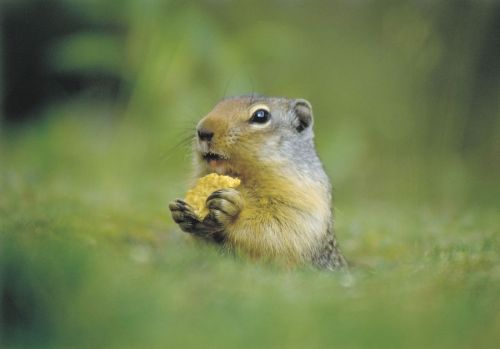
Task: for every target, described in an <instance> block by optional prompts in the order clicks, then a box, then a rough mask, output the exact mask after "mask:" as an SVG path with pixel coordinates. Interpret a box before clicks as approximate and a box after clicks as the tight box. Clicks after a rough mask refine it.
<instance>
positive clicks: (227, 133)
mask: <svg viewBox="0 0 500 349" xmlns="http://www.w3.org/2000/svg"><path fill="white" fill-rule="evenodd" d="M312 125H313V113H312V107H311V104H310V103H309V102H308V101H306V100H304V99H288V98H275V97H273V98H269V97H254V96H242V97H233V98H228V99H224V100H222V101H221V102H219V103H218V104H217V105H216V106H215V108H214V109H213V110H212V111H211V112H210V113H208V114H207V115H206V116H205V117H204V118H203V119H202V120H200V122H199V123H198V125H197V127H196V140H195V160H196V162H197V163H198V165H199V167H201V170H202V172H203V173H210V172H217V173H219V174H225V175H232V176H236V177H242V178H244V177H246V175H248V174H249V173H255V172H256V171H259V173H263V172H262V171H263V170H264V171H265V170H269V169H272V168H274V167H280V165H283V166H285V167H290V166H291V165H292V166H293V163H294V162H301V161H309V159H310V158H311V155H315V151H314V145H313V132H312ZM311 152H312V154H311ZM313 157H314V156H313Z"/></svg>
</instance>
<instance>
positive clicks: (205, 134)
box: [198, 128, 214, 141]
mask: <svg viewBox="0 0 500 349" xmlns="http://www.w3.org/2000/svg"><path fill="white" fill-rule="evenodd" d="M213 136H214V133H213V132H210V131H209V130H207V129H204V128H199V129H198V138H199V139H200V141H211V140H212V137H213Z"/></svg>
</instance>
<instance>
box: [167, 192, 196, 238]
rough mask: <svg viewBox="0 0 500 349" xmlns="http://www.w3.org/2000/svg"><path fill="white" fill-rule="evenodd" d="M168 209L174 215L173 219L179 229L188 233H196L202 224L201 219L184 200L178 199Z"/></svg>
mask: <svg viewBox="0 0 500 349" xmlns="http://www.w3.org/2000/svg"><path fill="white" fill-rule="evenodd" d="M168 207H169V208H170V212H171V214H172V219H173V220H174V221H175V223H177V224H179V227H180V228H181V229H182V230H183V231H185V232H187V233H194V232H196V230H197V228H198V226H199V225H200V224H201V221H200V218H199V217H198V216H197V215H196V213H194V210H193V208H192V207H191V206H190V205H189V204H188V203H186V202H185V201H184V200H181V199H177V200H175V201H173V202H171V203H170V204H169V205H168Z"/></svg>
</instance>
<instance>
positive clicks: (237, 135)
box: [171, 97, 345, 269]
mask: <svg viewBox="0 0 500 349" xmlns="http://www.w3.org/2000/svg"><path fill="white" fill-rule="evenodd" d="M297 105H300V107H301V108H302V109H301V110H300V112H301V113H307V112H309V114H310V115H306V116H307V117H308V118H310V120H309V119H305V121H302V120H299V121H301V123H300V124H298V123H297V120H296V119H297V118H300V117H302V115H297V113H298V112H296V111H294V110H296V109H294V107H295V106H297ZM256 108H265V109H266V110H269V111H270V113H271V117H272V119H271V121H270V122H269V123H268V124H266V125H255V124H252V123H249V118H250V117H251V114H252V112H253V111H255V109H256ZM304 108H305V109H304ZM306 109H307V110H306ZM294 125H296V126H297V127H296V129H295V128H294V127H295V126H294ZM304 125H305V126H304ZM308 126H309V127H308ZM303 127H308V128H309V129H308V130H306V131H302V130H303ZM311 127H312V111H311V108H310V105H309V104H308V102H305V101H303V100H289V99H284V98H259V99H257V100H253V99H252V98H250V97H239V98H233V99H229V100H224V101H222V102H220V103H219V104H217V105H216V107H215V108H214V109H213V110H212V111H211V112H210V113H209V114H208V115H207V116H205V117H204V118H203V119H202V120H201V121H200V123H199V124H198V129H199V130H200V129H201V130H209V131H210V132H212V133H213V135H214V136H213V138H212V139H211V140H210V141H208V142H202V141H199V142H197V143H196V148H195V158H194V162H195V168H196V176H197V177H201V176H204V175H206V174H208V173H211V172H214V171H216V172H219V173H220V174H226V175H232V176H235V177H239V178H240V179H241V185H240V186H239V187H238V188H237V190H221V191H219V192H216V193H214V194H216V195H214V197H209V199H208V200H207V206H208V207H209V209H210V212H211V214H209V216H208V217H207V218H206V219H205V220H204V221H202V222H200V221H198V222H197V221H196V220H194V221H191V220H190V219H192V217H191V216H190V213H189V207H186V206H185V203H184V204H183V203H180V202H181V201H182V200H178V201H177V202H176V203H174V204H172V205H171V209H172V214H173V216H174V219H175V220H176V222H178V223H179V224H180V225H181V227H182V228H183V230H185V231H187V232H190V233H193V235H194V236H197V237H198V238H202V239H204V240H211V239H210V238H211V237H213V238H214V239H212V240H214V241H216V242H218V243H222V245H223V247H224V248H226V249H229V250H232V251H236V252H240V253H243V254H245V255H247V256H250V257H252V258H264V259H272V260H277V261H280V262H284V263H286V264H287V265H296V264H306V263H312V264H315V265H316V266H318V267H321V268H327V269H334V268H336V267H340V266H343V265H345V260H344V258H343V256H342V254H341V253H340V251H339V249H338V248H337V245H336V241H335V238H334V234H333V231H332V229H331V227H332V219H331V216H332V214H331V204H330V201H331V194H330V183H329V181H328V178H327V177H326V175H325V174H324V172H323V169H322V166H321V163H320V162H319V159H317V156H316V153H315V151H314V146H313V144H312V136H313V135H312V130H311ZM302 132H303V133H302ZM306 132H309V134H307V133H306ZM294 137H296V138H295V139H294ZM295 140H296V142H297V143H298V142H303V143H304V146H302V145H300V144H296V142H295ZM206 152H214V153H217V154H219V155H221V156H223V157H224V159H225V160H221V161H218V162H217V163H216V165H213V166H210V163H209V162H208V161H206V160H204V158H203V154H204V153H206ZM195 227H197V228H195ZM215 237H217V238H215Z"/></svg>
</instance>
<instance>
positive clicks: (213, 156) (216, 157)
mask: <svg viewBox="0 0 500 349" xmlns="http://www.w3.org/2000/svg"><path fill="white" fill-rule="evenodd" d="M202 157H203V160H205V161H207V162H210V161H223V160H228V158H227V156H224V155H221V154H217V153H213V152H207V153H204V154H202Z"/></svg>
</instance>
